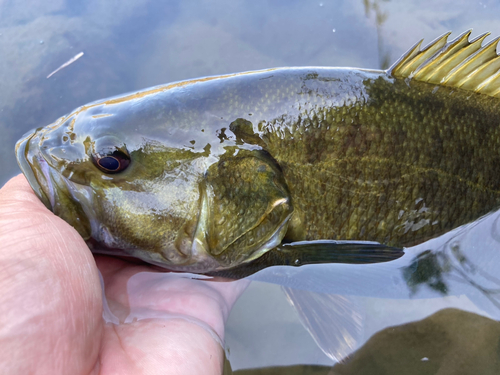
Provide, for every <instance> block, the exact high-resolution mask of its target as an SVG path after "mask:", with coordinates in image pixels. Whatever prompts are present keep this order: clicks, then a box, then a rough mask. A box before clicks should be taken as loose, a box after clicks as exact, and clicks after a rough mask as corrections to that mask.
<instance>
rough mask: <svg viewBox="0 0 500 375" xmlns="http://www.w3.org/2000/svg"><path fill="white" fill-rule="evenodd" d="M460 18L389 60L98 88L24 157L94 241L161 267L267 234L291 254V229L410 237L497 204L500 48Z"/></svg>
mask: <svg viewBox="0 0 500 375" xmlns="http://www.w3.org/2000/svg"><path fill="white" fill-rule="evenodd" d="M469 34H470V32H468V33H464V34H462V35H461V36H460V37H458V38H457V39H455V40H453V41H450V42H448V41H447V36H448V34H447V35H445V36H443V37H441V38H439V39H438V40H436V41H435V42H433V43H432V44H431V45H429V46H428V47H427V48H425V49H423V50H422V51H421V50H420V49H419V46H420V44H419V45H417V46H415V47H414V48H412V49H411V50H410V51H409V52H408V53H407V54H406V55H405V56H404V57H403V58H401V59H400V60H399V61H398V62H397V63H396V64H395V65H394V66H393V67H392V68H391V69H389V70H388V71H377V70H363V69H350V68H310V67H308V68H280V69H267V70H262V71H256V72H247V73H239V74H230V75H225V76H218V77H208V78H201V79H196V80H191V81H183V82H177V83H172V84H168V85H163V86H158V87H154V88H151V89H148V90H144V91H140V92H137V93H131V94H127V95H123V96H119V97H115V98H111V99H107V100H102V101H98V102H94V103H91V104H88V105H85V106H82V107H80V108H78V109H76V110H75V111H73V112H72V113H70V114H69V115H67V116H63V117H61V118H60V119H58V120H57V121H56V122H54V123H53V124H51V125H48V126H46V127H43V128H39V129H36V130H35V131H33V132H31V133H29V134H27V135H26V136H25V137H23V139H21V140H20V141H19V142H18V144H17V147H16V150H17V155H18V161H19V164H20V166H21V169H22V170H23V172H24V173H25V175H26V176H27V178H28V180H29V182H30V184H31V186H32V187H33V189H34V190H35V192H36V193H37V195H38V196H39V197H40V198H41V200H42V201H43V202H44V203H45V204H46V206H47V207H48V208H49V209H51V210H52V211H53V212H54V213H55V214H57V215H58V216H60V217H62V218H63V219H65V220H66V221H67V222H69V223H70V224H71V225H73V226H74V227H75V228H76V229H77V230H78V231H79V233H80V234H81V235H82V237H83V238H84V239H86V240H87V242H88V243H89V246H90V247H91V249H93V250H94V251H96V252H104V253H110V254H117V255H128V256H134V257H138V258H140V259H143V260H145V261H146V262H150V263H153V264H156V265H160V266H163V267H166V268H169V269H174V270H184V271H190V272H200V273H207V272H212V271H219V270H224V269H230V268H233V267H236V266H239V265H242V264H246V263H248V262H250V261H252V260H255V259H257V258H259V257H261V256H262V255H263V254H265V253H270V251H272V250H273V249H276V248H277V247H278V249H281V250H282V251H281V253H280V255H279V256H278V257H280V256H283V254H286V253H287V251H288V252H291V253H290V257H289V259H292V260H293V259H297V262H300V259H301V255H300V254H301V253H300V252H301V251H304V249H303V248H304V245H302V246H298V247H295V248H293V247H290V246H288V247H286V246H285V247H283V246H282V247H281V248H280V246H281V244H283V243H287V242H297V241H315V240H337V241H345V240H352V241H373V242H377V243H381V244H384V245H387V246H395V247H398V248H399V247H406V246H412V245H416V244H419V243H422V242H424V241H426V240H428V239H430V238H433V237H436V236H439V235H441V234H443V233H445V232H447V231H449V230H451V229H453V228H456V227H458V226H460V225H463V224H465V223H468V222H471V221H473V220H475V219H477V218H479V217H481V216H482V215H485V214H486V213H488V212H490V211H492V210H493V209H495V208H497V207H498V206H499V205H500V154H499V150H500V127H499V126H498V122H499V120H500V100H499V98H498V97H499V96H500V94H499V92H500V80H499V79H498V74H497V73H496V72H497V71H498V69H499V68H500V66H499V65H500V64H499V59H498V57H497V55H496V52H495V51H494V50H493V54H492V52H491V51H492V48H491V47H490V46H491V45H492V44H490V45H487V46H483V47H482V46H481V42H482V40H483V39H484V36H482V37H480V38H477V39H476V40H474V41H469V40H468V36H469ZM494 47H496V45H494ZM485 51H486V52H485ZM497 88H499V90H497ZM300 243H301V244H304V242H300ZM332 243H333V242H332ZM360 243H361V242H360ZM306 244H307V243H306ZM334 244H335V243H334ZM306 247H307V246H306ZM292 248H293V249H292ZM263 259H267V258H263ZM269 259H271V258H269ZM386 260H387V259H386ZM269 262H270V263H272V262H284V263H285V264H286V263H289V260H286V261H283V260H281V261H276V260H275V261H273V260H269ZM267 265H272V264H267Z"/></svg>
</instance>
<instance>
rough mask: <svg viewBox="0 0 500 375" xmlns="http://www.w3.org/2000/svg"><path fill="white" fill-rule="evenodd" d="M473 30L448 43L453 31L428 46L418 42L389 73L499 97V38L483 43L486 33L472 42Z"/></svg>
mask: <svg viewBox="0 0 500 375" xmlns="http://www.w3.org/2000/svg"><path fill="white" fill-rule="evenodd" d="M471 31H472V30H469V31H466V32H464V33H463V34H461V35H459V36H458V37H457V38H455V39H453V40H452V41H450V42H448V36H449V35H450V32H448V33H446V34H443V35H442V36H440V37H439V38H437V39H436V40H434V41H433V42H431V43H430V44H429V45H428V46H427V47H425V48H423V49H420V46H421V44H422V40H421V41H420V42H418V43H417V44H415V45H414V46H413V47H412V48H410V50H409V51H408V52H406V53H405V54H404V55H403V56H402V57H401V58H400V59H399V60H398V61H396V62H395V63H394V65H392V66H391V67H390V68H389V69H388V70H387V72H388V73H389V74H390V75H392V76H393V77H402V78H410V79H415V80H417V81H422V82H428V83H434V84H437V85H442V86H450V87H456V88H461V89H462V90H468V91H474V92H478V93H481V94H486V95H489V96H494V97H497V98H500V56H499V55H498V54H497V52H496V47H497V45H498V40H499V39H500V38H496V39H494V40H492V41H491V42H489V43H487V44H486V45H484V46H482V42H483V40H484V39H485V38H486V37H487V36H488V35H490V33H485V34H482V35H480V36H478V37H477V38H475V39H473V40H471V41H469V36H470V33H471Z"/></svg>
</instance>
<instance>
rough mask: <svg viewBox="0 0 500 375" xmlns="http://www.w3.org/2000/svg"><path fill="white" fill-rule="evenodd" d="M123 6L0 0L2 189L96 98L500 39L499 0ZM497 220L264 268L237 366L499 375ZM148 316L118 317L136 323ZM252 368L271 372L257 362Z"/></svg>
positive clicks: (247, 312) (248, 301)
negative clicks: (399, 247)
mask: <svg viewBox="0 0 500 375" xmlns="http://www.w3.org/2000/svg"><path fill="white" fill-rule="evenodd" d="M120 4H121V6H120V7H119V8H116V7H114V6H112V5H111V3H109V2H99V1H95V0H91V1H88V2H86V3H85V5H83V3H81V4H80V3H78V2H40V1H34V0H31V1H26V2H22V3H20V2H14V1H3V2H0V51H1V52H0V53H2V58H1V59H0V80H1V82H2V89H1V90H0V131H1V134H2V137H1V138H0V158H1V160H2V168H1V169H0V185H2V184H3V183H4V182H5V181H6V180H7V179H8V178H9V177H10V176H12V175H14V174H17V173H18V169H17V166H16V163H15V159H14V152H13V149H14V143H15V141H16V140H17V139H18V138H19V137H20V136H21V135H22V134H23V133H24V132H26V131H27V130H29V129H31V128H35V127H38V126H43V125H46V124H48V123H50V122H52V121H53V120H54V119H56V118H57V117H59V116H61V115H63V114H65V113H67V112H69V111H70V110H72V109H73V108H75V107H77V106H79V105H81V104H83V103H87V102H89V101H92V100H96V99H100V98H103V97H109V96H112V95H115V94H119V93H122V92H126V91H132V90H137V89H140V88H143V87H147V86H151V85H155V84H161V83H165V82H170V81H175V80H180V79H186V78H193V77H198V76H206V75H212V74H223V73H230V72H237V71H245V70H253V69H260V68H268V67H273V66H297V65H299V66H300V65H324V66H357V67H364V68H379V67H386V66H387V65H388V64H389V63H391V62H393V61H395V60H396V59H397V58H398V57H399V55H401V54H402V53H403V52H404V51H405V50H406V49H407V48H409V47H410V46H411V45H412V44H413V43H414V42H416V41H417V40H419V39H421V38H426V40H427V41H430V40H432V39H433V38H435V37H436V36H438V35H440V34H442V33H444V32H446V31H448V30H453V31H454V32H455V35H458V33H459V32H462V31H463V30H466V29H468V28H471V27H474V28H475V34H474V35H478V33H479V32H482V31H491V32H492V33H493V34H497V35H500V26H499V25H498V16H497V15H498V14H499V10H500V4H499V3H498V2H495V1H492V0H490V1H488V0H484V1H482V2H479V3H477V2H474V3H471V2H467V1H465V0H459V1H451V0H439V1H430V0H426V1H416V0H405V1H398V2H386V1H377V0H360V1H357V2H353V1H333V0H331V1H327V0H321V1H305V2H297V1H294V2H283V1H280V2H268V3H264V4H260V3H259V4H256V3H252V2H246V3H238V4H236V3H235V2H232V1H229V0H227V1H219V2H216V3H214V2H210V1H208V0H195V1H191V2H183V1H180V0H177V1H167V2H156V1H152V0H139V1H123V2H121V3H120ZM374 19H375V22H373V21H374ZM332 30H335V32H332ZM80 51H83V52H84V55H83V56H82V57H81V58H80V59H79V60H78V61H77V62H75V63H74V64H71V65H70V66H68V67H67V68H65V69H63V70H61V71H59V72H57V73H56V74H54V75H53V76H52V77H50V79H47V78H46V77H47V75H49V74H50V73H51V72H52V71H54V70H55V69H56V68H57V67H59V66H61V65H62V64H63V63H64V62H66V61H68V60H69V59H70V58H71V57H73V56H75V55H77V54H78V53H79V52H80ZM498 217H499V216H498V214H493V215H490V216H488V217H486V218H484V219H483V220H480V221H478V223H477V224H475V225H473V226H468V227H467V228H466V229H465V230H464V229H460V230H458V231H454V232H453V233H450V234H448V235H445V236H443V238H440V239H436V240H433V241H429V242H428V243H426V244H423V245H420V246H418V247H415V248H412V249H408V251H407V254H406V255H405V256H404V257H403V258H402V259H400V260H398V261H396V262H392V263H390V264H376V265H322V266H305V267H300V268H287V267H274V268H271V269H267V270H264V271H262V272H259V273H258V274H256V275H254V276H252V277H251V278H250V279H251V280H254V281H256V282H255V283H253V284H252V285H251V286H250V287H249V289H248V290H247V291H246V292H245V294H244V295H243V297H242V298H241V299H240V300H239V301H238V303H237V304H236V306H235V308H234V310H233V312H232V314H231V316H230V317H229V320H228V323H227V327H226V351H228V358H229V360H230V362H231V367H232V368H233V370H234V373H236V374H271V373H272V374H279V373H286V374H294V373H297V374H363V373H366V371H368V373H370V374H375V373H383V374H390V373H409V372H408V371H410V370H409V369H411V371H413V370H414V371H417V370H418V371H420V372H417V373H419V374H420V373H426V371H428V372H429V373H435V372H437V369H446V370H447V371H449V372H451V373H453V372H454V371H455V367H453V366H458V365H460V366H465V363H467V365H470V366H472V368H471V370H470V372H469V373H481V374H489V373H499V371H500V370H499V369H498V367H495V366H498V361H499V359H498V350H499V349H498V344H499V338H500V330H499V327H498V323H497V322H496V320H499V319H500V303H499V294H498V293H499V292H500V280H499V278H498V269H499V265H500V244H499V241H498V238H499V236H500V235H499V227H498V224H497V219H498ZM258 281H263V282H265V283H259V282H258ZM200 283H201V281H200ZM273 284H276V285H279V286H280V287H277V286H275V285H273ZM281 286H284V287H285V288H286V289H285V291H286V295H287V296H288V297H285V294H284V293H282V291H281ZM107 287H110V286H109V285H108V286H107ZM287 298H288V299H289V300H290V301H292V302H293V305H294V307H295V309H294V308H292V307H291V306H290V305H289V304H288V301H287ZM339 301H343V303H339ZM444 308H453V309H448V310H443V309H444ZM440 310H442V311H441V312H438V311H440ZM110 311H114V312H115V313H116V311H117V310H116V305H114V304H113V301H110ZM147 313H148V310H147V309H145V310H137V309H136V310H133V311H132V310H131V309H129V310H127V311H121V314H122V315H123V316H125V318H126V317H130V319H132V320H133V318H136V319H140V317H141V316H147ZM141 314H145V315H141ZM117 315H118V317H115V318H116V319H119V317H123V316H121V315H120V313H117ZM110 319H111V318H110ZM118 321H119V320H118ZM394 326H397V327H396V328H388V327H394ZM377 332H378V333H377ZM355 350H357V351H355ZM354 351H355V352H354ZM353 352H354V354H352V353H353ZM325 353H326V354H325ZM346 355H349V360H348V361H346V362H344V363H342V364H337V365H335V366H334V367H333V368H332V366H333V365H334V361H333V358H338V357H345V356H346ZM456 358H460V359H462V360H463V361H462V362H459V361H457V360H456ZM301 364H307V365H306V366H304V365H301ZM272 366H274V367H272ZM276 366H287V367H281V368H278V367H276ZM255 367H271V368H270V369H262V370H245V369H247V368H255ZM461 369H462V370H464V369H467V368H464V367H461ZM473 370H474V371H473ZM280 371H281V372H280ZM294 371H295V372H294ZM377 371H378V372H377ZM391 371H392V372H391ZM443 371H444V370H443ZM467 371H468V370H467ZM467 371H466V372H467ZM228 373H229V372H228Z"/></svg>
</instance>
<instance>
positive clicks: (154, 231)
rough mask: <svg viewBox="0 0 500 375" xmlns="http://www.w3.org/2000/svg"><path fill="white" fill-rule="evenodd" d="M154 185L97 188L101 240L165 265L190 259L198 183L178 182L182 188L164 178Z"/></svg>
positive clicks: (133, 254) (197, 200) (197, 198)
mask: <svg viewBox="0 0 500 375" xmlns="http://www.w3.org/2000/svg"><path fill="white" fill-rule="evenodd" d="M152 185H153V186H152V187H150V188H148V189H145V188H142V189H141V188H139V187H137V189H136V190H125V189H123V188H120V187H119V186H116V187H114V188H107V189H96V188H94V191H95V192H96V199H97V200H98V202H96V203H98V204H96V206H97V207H98V220H99V222H100V223H101V226H100V232H99V233H98V237H99V240H100V242H102V243H103V244H104V245H106V246H107V247H108V248H113V249H115V250H117V249H121V250H123V251H124V253H126V254H129V255H132V256H137V257H139V258H141V259H143V260H146V261H151V260H154V261H156V262H159V263H164V264H165V265H173V264H184V263H186V262H189V260H190V255H191V254H190V249H191V238H192V237H193V235H194V230H195V229H194V227H195V224H196V222H197V218H198V216H197V208H198V204H199V190H198V189H197V188H196V189H194V186H195V184H194V183H184V184H178V185H179V186H178V190H176V188H175V187H174V186H172V185H171V184H167V183H161V181H158V182H157V183H152ZM196 187H197V185H196ZM172 196H178V200H174V199H172ZM137 251H139V252H137Z"/></svg>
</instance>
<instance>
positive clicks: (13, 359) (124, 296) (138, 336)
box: [0, 176, 247, 375]
mask: <svg viewBox="0 0 500 375" xmlns="http://www.w3.org/2000/svg"><path fill="white" fill-rule="evenodd" d="M98 268H99V270H100V271H101V273H102V276H103V280H104V284H105V285H106V299H107V301H108V306H109V310H110V311H108V313H105V315H104V316H105V317H106V319H107V320H108V321H109V320H113V321H114V324H113V323H109V322H106V321H104V320H103V302H102V301H103V299H102V290H101V282H100V279H99V273H98ZM246 285H247V283H246V281H244V280H243V281H239V282H214V281H202V280H192V279H188V278H181V277H179V276H178V275H177V274H169V273H162V272H154V270H153V269H152V268H150V267H148V266H145V265H136V264H132V263H129V262H126V261H123V260H120V259H116V258H112V257H107V256H97V257H95V258H94V256H93V255H92V254H91V252H90V250H89V249H88V247H87V245H86V244H85V242H84V241H83V239H82V238H81V237H80V236H79V234H78V233H77V232H76V231H75V230H74V229H73V228H72V227H71V226H69V225H68V224H67V223H66V222H64V221H63V220H61V219H60V218H59V217H57V216H55V215H54V214H52V213H51V212H50V211H49V210H47V208H45V206H44V205H43V204H42V203H41V202H40V201H39V200H38V198H37V197H36V196H35V194H34V193H33V191H32V190H31V187H30V186H29V185H28V183H27V181H26V179H25V178H24V176H17V177H15V178H13V179H12V180H10V181H9V182H8V183H7V184H6V185H5V186H4V187H3V188H2V189H1V190H0V348H2V350H1V351H0V373H2V374H32V373H36V374H51V375H52V374H75V375H76V374H103V375H105V374H146V373H147V374H156V373H161V374H164V373H166V372H168V373H175V374H207V375H208V374H220V373H221V372H222V363H223V349H222V347H221V345H220V344H219V339H222V338H223V336H224V322H225V320H226V318H227V316H228V314H229V311H230V309H231V307H232V305H233V304H234V302H235V301H236V299H237V298H238V296H239V295H240V294H241V293H242V292H243V290H244V288H245V287H246ZM105 309H106V306H105Z"/></svg>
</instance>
